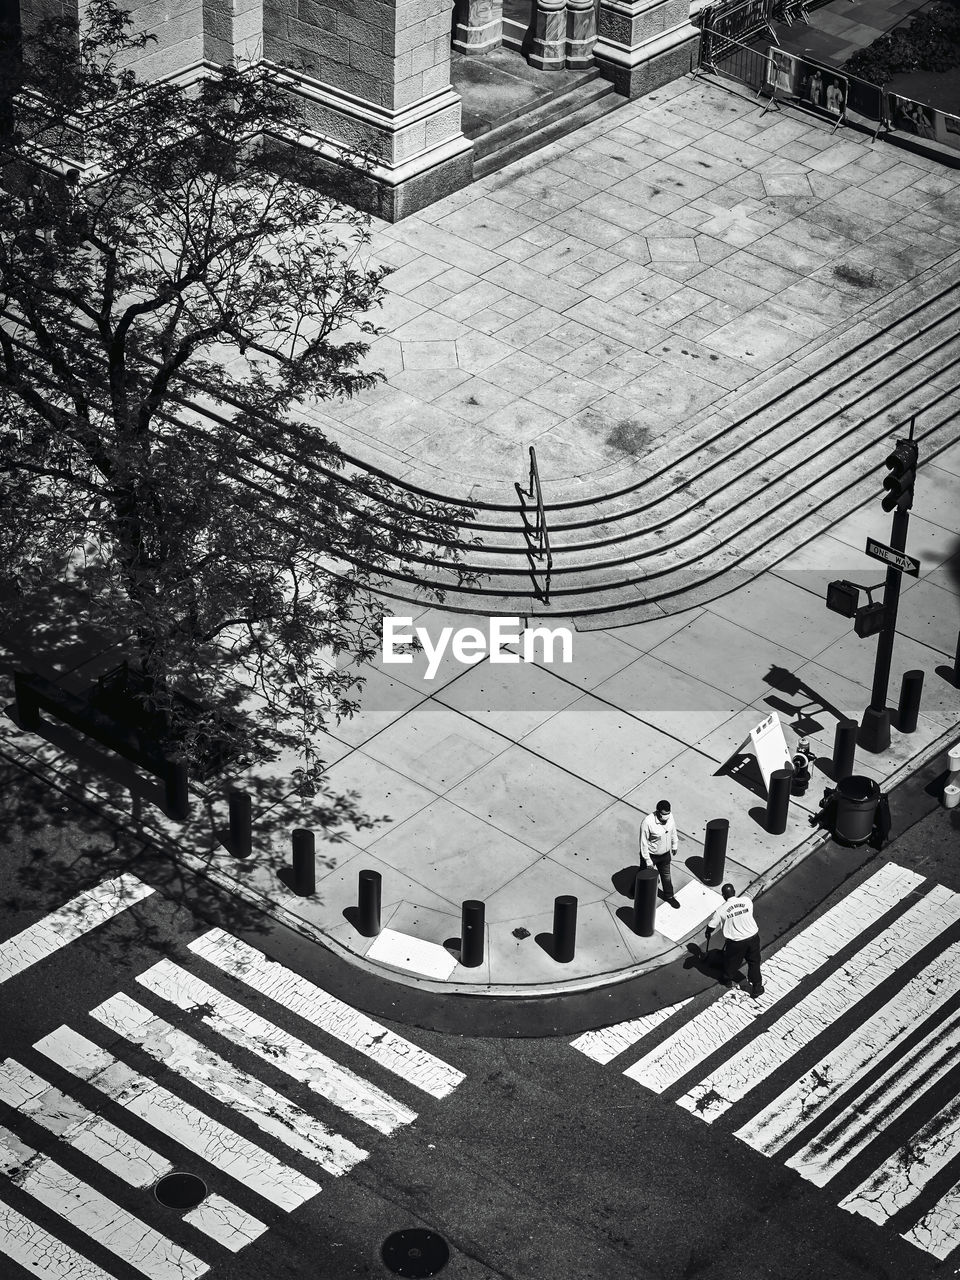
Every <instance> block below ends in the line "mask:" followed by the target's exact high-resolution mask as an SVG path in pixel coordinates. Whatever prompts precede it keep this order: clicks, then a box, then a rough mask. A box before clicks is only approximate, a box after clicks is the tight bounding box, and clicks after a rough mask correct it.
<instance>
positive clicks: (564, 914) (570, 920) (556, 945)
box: [553, 893, 577, 964]
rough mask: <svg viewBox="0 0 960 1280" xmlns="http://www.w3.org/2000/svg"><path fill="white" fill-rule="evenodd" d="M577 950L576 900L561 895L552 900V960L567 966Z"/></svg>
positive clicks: (567, 895) (565, 894) (564, 894)
mask: <svg viewBox="0 0 960 1280" xmlns="http://www.w3.org/2000/svg"><path fill="white" fill-rule="evenodd" d="M576 948H577V900H576V898H575V897H573V895H572V894H569V893H562V894H560V896H559V897H557V898H554V900H553V958H554V960H556V961H557V963H558V964H569V963H570V961H571V960H572V959H573V955H574V952H575V951H576Z"/></svg>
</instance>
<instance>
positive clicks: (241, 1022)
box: [91, 960, 417, 1133]
mask: <svg viewBox="0 0 960 1280" xmlns="http://www.w3.org/2000/svg"><path fill="white" fill-rule="evenodd" d="M137 982H139V983H140V984H141V986H144V987H146V988H147V990H148V991H152V992H153V994H154V995H156V996H160V998H161V999H163V1000H169V1001H170V1003H171V1004H173V1005H176V1007H177V1008H178V1009H182V1010H183V1011H184V1012H185V1013H190V1014H193V1015H195V1016H199V1017H200V1018H201V1019H202V1021H203V1023H204V1025H205V1026H207V1027H211V1028H212V1029H213V1030H214V1031H216V1032H218V1033H219V1034H220V1035H222V1036H224V1037H225V1038H226V1039H227V1040H229V1041H230V1043H231V1044H235V1045H238V1046H240V1047H241V1048H243V1049H248V1050H250V1051H251V1052H252V1053H255V1054H256V1055H257V1056H258V1057H260V1058H263V1059H264V1060H265V1061H266V1062H269V1063H270V1064H271V1066H273V1067H276V1068H277V1070H279V1071H283V1072H285V1073H286V1074H287V1075H289V1076H293V1078H294V1079H295V1080H299V1081H301V1082H302V1083H303V1084H305V1085H307V1087H308V1088H310V1089H312V1090H313V1091H314V1092H315V1093H319V1094H320V1095H321V1096H322V1097H324V1098H326V1099H327V1100H328V1101H329V1102H332V1103H333V1105H334V1106H335V1107H339V1108H340V1109H341V1110H342V1111H346V1112H347V1114H348V1115H352V1116H353V1117H354V1118H355V1119H357V1120H362V1121H363V1122H364V1124H368V1125H370V1127H371V1128H373V1129H376V1130H377V1131H378V1132H380V1133H393V1131H394V1130H395V1129H397V1128H398V1127H399V1126H400V1125H403V1124H410V1122H411V1121H413V1120H415V1119H416V1118H417V1113H416V1112H415V1111H411V1110H410V1108H409V1107H407V1106H404V1105H403V1103H401V1102H398V1101H397V1100H396V1099H395V1098H391V1097H390V1095H389V1094H388V1093H385V1092H384V1091H383V1090H382V1089H378V1088H377V1086H376V1085H374V1084H370V1082H369V1081H367V1080H364V1079H363V1077H362V1076H358V1075H356V1074H355V1073H354V1072H353V1071H350V1070H348V1068H346V1067H341V1066H340V1065H339V1063H336V1062H334V1061H333V1059H332V1058H328V1057H327V1055H326V1054H324V1053H321V1052H320V1051H319V1049H314V1048H312V1047H311V1046H310V1045H307V1044H304V1043H303V1041H302V1040H298V1039H297V1038H296V1037H295V1036H291V1035H288V1034H287V1032H286V1031H283V1030H281V1028H280V1027H277V1026H274V1024H273V1023H272V1022H268V1021H267V1019H266V1018H261V1017H260V1016H259V1015H258V1014H255V1013H252V1012H251V1011H250V1010H249V1009H245V1008H244V1007H243V1005H241V1004H237V1002H236V1001H235V1000H231V999H230V998H229V996H225V995H221V993H220V992H219V991H217V990H216V988H215V987H211V986H210V985H209V984H208V983H206V982H203V981H202V980H201V979H200V978H197V977H194V975H193V974H192V973H188V972H187V970H186V969H181V968H180V967H179V966H178V965H175V964H173V963H172V962H171V961H170V960H161V961H159V962H158V963H157V964H155V965H153V966H152V967H151V968H150V969H147V970H146V972H145V973H141V974H138V975H137ZM125 999H126V998H125V997H123V996H114V997H113V999H112V1000H108V1001H106V1002H105V1003H104V1004H102V1005H100V1007H99V1008H98V1009H93V1010H91V1014H92V1016H93V1017H95V1018H99V1019H100V1021H101V1022H103V1023H104V1024H105V1025H106V1026H109V1027H112V1028H113V1030H115V1031H119V1032H120V1034H121V1035H123V1034H126V1029H127V1028H129V1027H133V1028H135V1027H136V1024H137V1021H138V1020H139V1019H140V1017H141V1015H143V1014H145V1015H146V1017H148V1018H149V1017H150V1015H149V1014H147V1013H146V1011H145V1010H141V1011H140V1013H139V1014H138V1013H137V1012H135V1010H138V1009H139V1006H137V1005H134V1004H133V1001H128V1002H127V1004H126V1006H124V1005H123V1001H124V1000H125ZM131 1005H132V1006H133V1008H132V1009H131V1008H130V1006H131ZM114 1016H116V1017H117V1018H118V1021H117V1022H116V1024H115V1023H114V1020H113V1019H114Z"/></svg>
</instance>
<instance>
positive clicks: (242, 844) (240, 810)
mask: <svg viewBox="0 0 960 1280" xmlns="http://www.w3.org/2000/svg"><path fill="white" fill-rule="evenodd" d="M227 804H228V806H229V808H230V852H231V853H232V854H233V856H234V857H235V858H249V857H250V854H251V853H252V852H253V803H252V801H251V799H250V795H249V793H248V792H246V791H231V792H230V795H229V796H228V797H227Z"/></svg>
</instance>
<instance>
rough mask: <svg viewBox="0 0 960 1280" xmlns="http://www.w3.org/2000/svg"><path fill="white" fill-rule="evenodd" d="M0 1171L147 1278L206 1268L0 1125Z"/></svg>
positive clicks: (181, 1276) (189, 1279) (181, 1279)
mask: <svg viewBox="0 0 960 1280" xmlns="http://www.w3.org/2000/svg"><path fill="white" fill-rule="evenodd" d="M0 1172H2V1173H4V1174H5V1175H6V1176H7V1177H8V1178H10V1180H11V1181H12V1182H13V1183H14V1185H15V1186H17V1187H19V1188H20V1190H21V1191H25V1192H26V1193H27V1194H28V1195H31V1196H34V1197H35V1198H36V1199H37V1200H39V1201H40V1203H41V1204H42V1205H43V1206H44V1207H45V1208H47V1209H49V1210H51V1211H52V1212H53V1213H56V1214H59V1215H60V1217H61V1218H64V1219H66V1221H67V1222H69V1223H70V1224H71V1226H74V1227H76V1228H77V1230H78V1231H82V1232H84V1234H85V1235H88V1236H90V1238H91V1239H92V1240H96V1241H97V1243H98V1244H100V1245H102V1246H103V1247H104V1248H105V1249H109V1250H110V1252H111V1253H113V1254H115V1255H116V1256H117V1257H118V1258H120V1259H121V1260H122V1261H123V1262H126V1263H127V1264H128V1265H129V1266H131V1267H134V1268H136V1270H137V1271H139V1272H141V1273H142V1274H143V1275H145V1276H147V1277H148V1280H197V1277H199V1276H202V1275H204V1274H205V1273H206V1272H207V1271H209V1270H210V1268H209V1267H208V1266H207V1264H206V1263H205V1262H201V1261H200V1259H199V1258H195V1257H194V1256H193V1254H192V1253H190V1252H188V1251H187V1250H186V1249H184V1248H182V1247H181V1246H180V1245H178V1244H174V1243H173V1241H172V1240H168V1239H167V1238H166V1236H162V1235H161V1234H160V1232H159V1231H154V1229H153V1228H152V1227H148V1226H147V1224H146V1223H145V1222H141V1220H140V1219H139V1218H135V1217H134V1216H133V1214H132V1213H127V1211H126V1209H121V1208H120V1206H119V1205H118V1204H114V1202H113V1201H112V1200H108V1199H107V1197H106V1196H104V1195H101V1194H100V1192H99V1191H96V1190H95V1189H94V1188H93V1187H91V1186H89V1185H88V1184H87V1183H85V1182H81V1181H80V1179H79V1178H75V1177H74V1176H73V1174H71V1173H68V1172H67V1170H66V1169H64V1168H62V1167H61V1166H60V1165H58V1164H57V1163H56V1161H54V1160H51V1159H50V1158H49V1157H47V1156H42V1155H41V1154H40V1152H39V1151H36V1150H35V1149H34V1148H33V1147H29V1146H27V1144H26V1143H25V1142H21V1141H20V1139H19V1138H18V1137H17V1136H16V1134H14V1133H11V1132H10V1131H9V1129H4V1128H3V1127H2V1126H0Z"/></svg>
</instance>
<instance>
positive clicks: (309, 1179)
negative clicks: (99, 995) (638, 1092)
mask: <svg viewBox="0 0 960 1280" xmlns="http://www.w3.org/2000/svg"><path fill="white" fill-rule="evenodd" d="M150 892H151V890H150V889H149V888H147V887H146V886H143V885H141V884H140V882H139V881H137V880H136V877H133V876H130V875H127V876H124V877H122V878H120V879H119V880H116V881H110V882H105V884H104V885H101V886H97V887H96V888H95V889H93V890H90V891H88V892H87V893H86V894H84V895H80V897H79V898H77V899H74V900H73V902H71V903H68V904H65V906H64V908H61V909H60V911H59V912H56V913H54V914H53V915H52V916H50V917H47V918H46V920H44V921H41V922H39V924H38V925H35V926H32V927H31V929H30V930H28V931H25V932H24V934H21V935H18V937H17V938H14V939H11V940H10V941H9V942H8V943H6V944H2V946H0V980H4V979H5V978H8V977H14V976H17V975H18V974H22V973H23V972H24V970H25V969H26V968H28V967H29V966H30V965H32V964H34V963H37V962H38V961H39V960H41V959H43V958H45V957H46V956H50V955H53V954H54V953H55V952H56V951H57V950H59V949H60V948H61V947H62V946H65V945H66V944H67V943H69V942H70V941H72V940H74V939H75V938H78V937H80V936H81V935H82V934H83V933H84V932H86V931H87V930H88V929H92V928H96V927H97V926H98V925H99V924H102V923H103V922H105V921H106V920H108V919H110V918H112V916H113V915H116V914H118V913H119V912H120V911H122V910H124V909H125V908H126V906H128V905H130V904H132V903H134V902H137V901H139V900H140V899H142V898H143V897H145V896H147V894H149V893H150ZM188 951H189V953H190V954H189V959H188V960H187V961H186V963H185V964H184V965H183V966H181V965H178V964H176V963H174V961H173V960H170V959H164V960H161V961H160V962H159V963H157V964H154V965H152V966H151V967H150V968H148V969H146V970H145V971H144V972H142V973H139V974H137V975H136V979H135V981H136V986H137V991H136V992H135V993H131V992H129V991H124V990H120V991H117V992H115V993H114V994H113V995H111V996H109V997H108V998H107V999H106V1000H103V1001H101V1002H100V1003H99V1004H98V1005H96V1006H95V1007H94V1008H91V1009H90V1010H89V1011H88V1012H87V1013H86V1015H85V1016H84V1017H83V1019H82V1020H80V1019H76V1020H74V1021H76V1023H77V1025H63V1026H59V1027H56V1028H54V1029H53V1030H52V1031H50V1033H49V1034H47V1035H44V1036H42V1037H41V1038H39V1039H38V1040H37V1041H36V1042H35V1043H34V1044H33V1045H32V1046H31V1050H30V1055H29V1061H20V1060H18V1059H16V1058H12V1057H7V1058H6V1059H5V1060H2V1061H0V1271H2V1273H3V1274H4V1275H6V1274H7V1271H6V1269H5V1267H4V1265H3V1258H4V1256H5V1257H6V1258H7V1259H9V1260H12V1261H13V1262H14V1263H16V1264H17V1265H18V1266H19V1267H20V1268H21V1269H22V1270H23V1271H24V1272H25V1273H26V1274H28V1275H33V1276H37V1277H43V1278H44V1280H114V1277H113V1275H112V1273H111V1272H110V1271H109V1270H105V1269H104V1266H103V1265H102V1264H101V1263H99V1262H95V1261H91V1260H90V1259H89V1258H87V1257H85V1256H84V1255H83V1253H82V1252H80V1251H78V1248H77V1247H76V1244H77V1240H78V1239H79V1236H78V1233H81V1234H82V1236H84V1237H87V1238H88V1239H89V1240H90V1241H92V1242H95V1244H96V1246H97V1249H94V1250H93V1252H94V1255H95V1257H100V1258H102V1257H103V1256H104V1252H105V1253H106V1254H108V1255H110V1256H112V1257H113V1258H115V1259H117V1260H118V1262H119V1263H120V1264H122V1265H123V1266H124V1267H126V1268H133V1269H134V1270H135V1271H136V1272H137V1273H139V1274H141V1275H143V1276H146V1277H147V1280H196V1278H197V1277H199V1276H202V1275H205V1274H207V1273H208V1272H210V1271H212V1270H215V1269H216V1268H217V1266H218V1265H225V1264H227V1263H228V1260H229V1258H230V1257H231V1256H234V1255H236V1254H237V1253H238V1252H239V1251H240V1250H242V1249H244V1248H245V1247H246V1246H247V1245H248V1244H250V1243H251V1242H252V1241H254V1240H257V1239H259V1238H260V1237H261V1236H263V1235H264V1233H265V1232H267V1230H268V1226H267V1223H266V1222H264V1221H262V1220H261V1218H260V1217H257V1216H256V1215H254V1214H253V1213H250V1212H249V1211H248V1210H247V1209H245V1208H242V1207H241V1206H240V1205H238V1204H236V1203H234V1202H233V1200H232V1199H230V1186H231V1184H232V1185H233V1186H235V1187H236V1186H240V1187H242V1188H244V1194H245V1195H246V1196H247V1198H248V1202H249V1197H250V1196H251V1195H252V1196H253V1197H256V1198H257V1199H258V1200H259V1201H261V1202H262V1203H263V1205H264V1210H265V1212H264V1217H267V1218H269V1217H270V1216H271V1213H270V1210H271V1208H272V1210H273V1211H276V1210H279V1211H281V1212H283V1213H291V1212H293V1211H295V1210H296V1209H298V1208H299V1207H300V1206H301V1205H303V1204H304V1203H305V1202H307V1201H309V1200H311V1199H312V1198H313V1197H314V1196H316V1195H318V1194H319V1193H320V1192H321V1190H322V1187H323V1184H324V1179H325V1178H326V1177H332V1178H340V1177H343V1176H344V1175H347V1174H349V1173H350V1171H351V1170H352V1169H353V1168H355V1167H356V1165H357V1164H359V1163H360V1162H361V1161H363V1160H365V1159H366V1158H367V1157H368V1155H369V1151H368V1149H367V1147H366V1146H364V1145H361V1143H360V1142H357V1141H355V1140H354V1138H355V1137H357V1136H359V1134H358V1131H360V1130H366V1131H371V1133H372V1134H373V1135H383V1136H386V1137H389V1136H390V1135H392V1134H394V1133H395V1132H397V1131H398V1130H400V1129H402V1128H403V1127H405V1126H408V1125H410V1124H412V1123H413V1122H414V1121H415V1120H416V1119H417V1111H416V1110H414V1109H413V1107H411V1106H410V1105H408V1103H407V1102H406V1101H401V1100H400V1099H399V1098H397V1097H395V1096H393V1094H392V1093H391V1091H390V1090H391V1088H392V1087H394V1086H392V1085H391V1084H390V1081H391V1079H392V1080H394V1081H402V1082H403V1083H402V1086H401V1087H402V1090H403V1091H404V1092H405V1094H406V1095H407V1097H413V1098H414V1100H415V1099H416V1097H419V1096H421V1095H422V1096H424V1097H426V1098H427V1099H436V1100H440V1099H443V1098H445V1097H447V1096H448V1095H449V1094H451V1093H452V1092H453V1090H455V1089H456V1088H457V1087H458V1086H459V1085H460V1084H461V1083H462V1082H463V1080H464V1078H465V1077H464V1074H463V1072H461V1071H459V1070H458V1069H457V1068H455V1067H453V1066H451V1065H450V1064H449V1063H447V1062H444V1061H442V1060H441V1059H440V1058H438V1057H436V1056H434V1055H433V1054H431V1053H428V1052H427V1051H426V1050H424V1049H422V1048H420V1047H419V1046H417V1045H415V1044H414V1043H412V1042H411V1041H409V1040H407V1039H405V1038H404V1037H403V1036H400V1035H398V1034H396V1033H395V1032H393V1031H390V1030H388V1029H387V1028H386V1027H384V1026H381V1025H380V1024H379V1023H377V1022H376V1021H374V1020H373V1019H372V1018H370V1017H368V1016H367V1015H366V1014H363V1013H361V1012H360V1011H359V1010H357V1009H354V1008H352V1007H351V1006H350V1005H348V1004H346V1003H344V1002H343V1001H341V1000H339V999H337V998H336V997H334V996H333V995H331V994H330V993H329V992H326V991H323V990H322V989H321V988H319V987H317V986H315V985H314V984H313V983H311V982H309V981H308V980H307V979H306V978H304V977H302V976H301V975H299V974H297V973H294V972H293V971H292V970H289V969H287V968H285V967H284V966H283V965H282V964H278V963H277V962H275V961H272V960H270V959H268V957H267V956H265V955H264V954H263V953H262V952H260V951H258V950H256V949H255V948H254V947H251V946H249V945H248V944H246V943H245V942H242V941H241V940H240V939H238V938H234V937H232V936H231V935H229V934H228V933H225V932H224V931H223V930H221V929H211V930H209V931H208V932H207V933H205V934H204V935H203V936H202V937H200V938H198V939H196V941H194V942H193V943H191V944H190V946H189V948H188ZM198 970H202V971H198ZM227 983H233V984H234V988H235V989H236V988H239V990H240V994H241V1000H237V999H234V998H233V997H232V996H230V995H227V994H226V992H225V990H224V989H223V988H224V986H225V985H226V984H227ZM243 999H247V1001H248V1002H247V1003H244V1002H243ZM266 1002H270V1004H271V1005H272V1006H275V1008H276V1010H277V1012H276V1013H275V1014H271V1012H270V1008H269V1007H267V1008H266V1009H264V1006H265V1003H266ZM250 1003H256V1005H257V1009H256V1010H254V1009H253V1008H251V1007H250ZM155 1010H159V1012H157V1011H155ZM281 1010H282V1011H283V1015H284V1016H285V1017H286V1018H287V1023H288V1025H294V1024H295V1025H296V1026H297V1027H298V1031H299V1034H296V1035H294V1034H291V1033H290V1032H289V1031H287V1030H285V1029H284V1028H282V1027H281V1026H278V1025H277V1023H276V1022H275V1021H273V1020H272V1019H273V1017H275V1016H280V1011H281ZM291 1015H292V1022H291ZM107 1045H109V1048H107V1047H105V1046H107ZM344 1048H346V1049H347V1050H348V1054H347V1056H348V1057H349V1056H350V1055H359V1056H360V1057H361V1058H362V1059H364V1060H366V1062H367V1063H368V1064H369V1068H368V1071H363V1072H361V1071H358V1070H356V1069H354V1067H351V1066H349V1065H347V1064H346V1063H344V1062H342V1061H340V1060H338V1054H339V1053H340V1052H342V1050H343V1049H344ZM24 1056H26V1055H24ZM238 1062H243V1063H244V1064H245V1066H244V1067H241V1066H239V1065H237V1063H238ZM145 1063H146V1064H147V1066H146V1067H145V1066H144V1064H145ZM262 1063H267V1064H269V1068H270V1069H271V1073H277V1072H279V1073H280V1074H281V1075H284V1076H287V1077H289V1078H291V1079H292V1080H294V1081H296V1082H297V1083H298V1084H299V1085H300V1086H305V1087H306V1089H307V1090H308V1091H309V1093H310V1095H311V1096H314V1095H315V1097H316V1100H317V1106H316V1108H314V1106H313V1104H312V1103H310V1104H309V1105H306V1104H305V1105H304V1106H300V1105H298V1104H297V1103H296V1102H294V1101H293V1100H292V1099H291V1098H288V1097H287V1096H286V1095H285V1094H284V1092H282V1091H281V1090H280V1089H277V1088H274V1087H273V1086H272V1085H270V1084H269V1083H268V1082H267V1081H266V1080H264V1079H262V1078H261V1073H262V1071H263V1067H262V1066H261V1065H258V1064H262ZM134 1064H135V1065H134ZM368 1074H369V1075H372V1076H375V1077H377V1078H376V1079H371V1078H368ZM57 1082H58V1083H57ZM64 1082H66V1083H64ZM191 1096H192V1097H193V1098H194V1099H195V1100H196V1099H197V1098H199V1099H200V1100H201V1102H200V1105H197V1103H196V1101H193V1102H192V1101H190V1097H191ZM300 1096H301V1099H303V1097H304V1095H303V1094H301V1095H300ZM91 1100H92V1101H93V1105H90V1103H91ZM213 1111H216V1112H217V1115H216V1116H214V1115H213V1114H212V1112H213ZM336 1116H341V1117H343V1119H342V1120H340V1121H337V1120H336V1119H334V1118H333V1117H336ZM218 1117H219V1118H218ZM234 1118H235V1119H234ZM131 1120H132V1121H133V1124H134V1127H135V1128H136V1131H137V1133H140V1134H143V1133H144V1132H145V1131H146V1132H147V1133H148V1134H153V1135H154V1143H155V1144H156V1147H159V1148H160V1150H157V1149H156V1148H155V1146H154V1145H153V1144H151V1142H149V1141H144V1140H143V1139H142V1137H138V1136H136V1135H135V1133H132V1132H130V1122H131ZM24 1121H25V1122H26V1125H27V1128H29V1127H30V1126H34V1127H35V1128H36V1130H37V1134H38V1136H37V1139H36V1140H35V1141H33V1142H31V1141H29V1140H27V1139H26V1137H25V1133H26V1130H25V1129H24V1125H23V1122H24ZM234 1123H236V1125H237V1127H234ZM144 1126H146V1130H145V1129H144ZM251 1127H252V1128H254V1129H256V1130H258V1131H259V1133H260V1134H261V1135H263V1136H262V1138H261V1139H260V1140H258V1141H253V1140H251V1139H250V1138H249V1137H247V1136H245V1135H244V1134H243V1133H242V1132H241V1131H240V1130H242V1129H243V1128H247V1130H248V1131H249V1130H250V1128H251ZM340 1127H344V1128H347V1129H348V1130H349V1131H350V1133H351V1134H352V1136H348V1134H346V1133H341V1132H339V1128H340ZM44 1135H45V1136H44ZM51 1135H52V1137H53V1139H55V1141H54V1143H53V1145H51V1141H50V1138H51ZM264 1140H266V1141H268V1142H269V1143H270V1145H271V1146H272V1147H273V1150H272V1151H271V1150H267V1149H266V1147H264V1146H262V1145H260V1142H261V1141H264ZM61 1149H62V1150H63V1153H64V1154H63V1156H62V1157H59V1158H58V1156H59V1153H60V1151H61ZM68 1151H69V1153H70V1155H69V1157H67V1152H68ZM276 1152H280V1153H281V1155H278V1154H275V1153H276ZM284 1152H285V1153H286V1154H285V1155H284V1154H282V1153H284ZM171 1157H174V1158H171ZM78 1159H79V1161H80V1164H81V1165H82V1166H83V1168H84V1170H85V1176H80V1175H79V1174H78V1173H74V1172H73V1170H75V1169H79V1167H80V1165H78V1163H77V1161H78ZM184 1168H189V1169H190V1170H191V1171H192V1172H195V1173H196V1174H198V1175H199V1176H200V1177H202V1178H203V1179H204V1181H205V1182H207V1183H212V1184H214V1185H215V1186H216V1187H217V1190H215V1191H209V1190H208V1193H207V1195H206V1196H205V1197H204V1199H203V1200H201V1202H200V1203H199V1204H198V1205H197V1206H196V1207H194V1208H192V1209H190V1210H189V1211H187V1212H183V1213H178V1222H179V1223H183V1224H185V1226H186V1228H187V1229H188V1230H189V1238H190V1240H191V1242H192V1243H191V1246H190V1247H189V1248H188V1247H186V1246H185V1245H184V1244H182V1243H178V1241H179V1240H185V1239H186V1238H187V1236H186V1235H185V1234H184V1231H183V1230H181V1229H179V1228H178V1230H177V1231H176V1232H175V1233H174V1234H175V1235H176V1236H177V1240H173V1239H170V1238H169V1236H168V1235H167V1234H165V1230H166V1231H169V1230H170V1228H169V1227H166V1228H164V1223H165V1221H166V1222H169V1213H170V1212H171V1211H170V1210H166V1211H165V1212H164V1211H163V1210H161V1207H160V1205H159V1203H158V1202H157V1200H156V1199H155V1197H154V1196H153V1189H154V1188H155V1187H156V1185H157V1183H158V1181H159V1180H160V1179H162V1178H164V1177H165V1176H167V1175H168V1174H171V1173H173V1172H175V1171H177V1170H179V1169H184ZM5 1188H9V1189H13V1188H15V1189H16V1190H15V1191H11V1192H8V1191H5ZM123 1188H126V1189H127V1190H126V1193H125V1194H124V1195H123V1196H122V1197H121V1198H122V1199H123V1204H120V1203H118V1202H117V1199H116V1198H115V1197H119V1196H120V1193H121V1189H123ZM130 1189H132V1190H133V1192H134V1193H138V1194H139V1197H140V1198H137V1194H135V1196H134V1201H133V1202H134V1203H135V1204H136V1205H137V1206H138V1210H137V1212H132V1211H131V1209H130V1207H124V1206H130V1205H131V1198H130V1194H129V1191H130ZM111 1190H112V1194H111ZM23 1193H25V1195H26V1197H28V1198H30V1199H31V1200H33V1201H36V1202H38V1203H39V1205H42V1206H43V1211H42V1212H41V1213H40V1214H39V1216H40V1218H41V1222H42V1223H43V1224H44V1225H40V1223H38V1222H36V1221H34V1220H33V1219H32V1218H31V1217H30V1216H29V1213H28V1210H27V1208H26V1207H25V1204H26V1201H25V1200H24V1199H22V1198H21V1197H22V1196H23ZM14 1195H16V1196H17V1197H18V1198H17V1199H15V1200H14ZM241 1198H242V1197H241ZM11 1200H13V1203H9V1201H11ZM165 1213H166V1216H165ZM51 1214H53V1215H55V1216H56V1218H57V1220H59V1221H62V1222H63V1223H64V1224H67V1226H68V1229H69V1230H68V1239H67V1240H66V1241H63V1240H60V1239H58V1238H57V1236H56V1235H55V1234H52V1233H51V1231H50V1230H49V1229H48V1228H49V1226H50V1219H51ZM17 1274H19V1272H18V1273H17ZM225 1274H229V1267H227V1270H226V1272H225Z"/></svg>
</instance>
